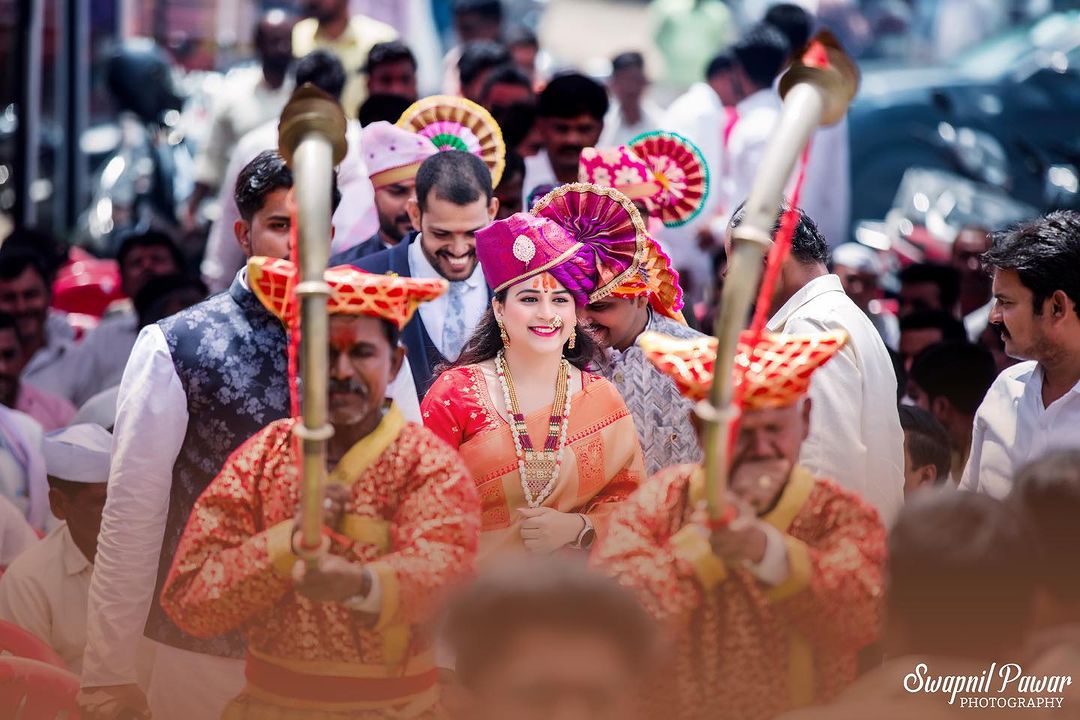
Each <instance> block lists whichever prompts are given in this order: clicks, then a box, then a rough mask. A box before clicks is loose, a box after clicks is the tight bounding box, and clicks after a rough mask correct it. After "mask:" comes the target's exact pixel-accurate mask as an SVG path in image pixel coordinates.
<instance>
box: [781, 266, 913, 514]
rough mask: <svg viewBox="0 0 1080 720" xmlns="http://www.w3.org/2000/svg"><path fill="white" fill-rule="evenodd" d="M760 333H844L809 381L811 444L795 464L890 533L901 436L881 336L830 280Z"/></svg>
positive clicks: (795, 300)
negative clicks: (835, 486) (847, 493)
mask: <svg viewBox="0 0 1080 720" xmlns="http://www.w3.org/2000/svg"><path fill="white" fill-rule="evenodd" d="M766 328H767V329H768V330H769V331H770V332H782V333H787V334H805V333H820V332H827V331H831V330H845V331H847V333H848V342H847V344H846V345H845V346H844V348H843V349H842V350H841V351H840V352H839V353H837V355H836V356H835V357H833V358H832V359H831V360H829V362H827V363H825V365H823V366H822V367H821V368H820V369H819V370H817V371H816V372H815V373H814V375H813V377H812V378H811V380H810V392H809V393H808V395H809V397H810V399H811V401H812V406H811V410H810V436H809V437H808V438H807V439H806V441H805V442H804V443H803V445H802V450H801V451H800V454H799V462H800V463H801V464H802V465H804V466H806V467H807V468H808V469H809V470H810V471H811V472H813V473H814V474H815V475H819V476H823V477H830V478H833V479H834V480H836V481H837V482H838V483H839V484H840V485H842V486H844V487H846V488H847V489H849V490H853V491H854V492H857V493H859V494H860V495H861V496H862V497H863V499H865V500H867V501H868V502H869V503H870V504H871V505H873V506H874V507H876V508H877V509H878V512H879V513H880V514H881V519H882V521H883V522H884V523H885V525H886V526H888V525H890V524H891V523H892V521H893V519H894V518H895V517H896V513H897V512H899V510H900V506H901V505H902V504H903V501H904V431H903V429H901V427H900V415H899V412H898V411H897V409H896V375H895V373H894V371H893V365H892V360H891V359H890V358H889V353H888V351H887V350H886V349H885V343H884V342H882V340H881V335H879V334H878V331H877V330H876V329H874V326H873V324H872V323H871V322H870V319H869V318H868V317H866V314H865V313H864V312H863V311H862V310H860V309H859V307H858V306H857V305H855V303H853V302H852V301H851V299H850V298H849V297H848V296H847V295H846V294H845V293H844V289H843V287H842V286H841V285H840V278H838V277H837V276H836V275H823V276H821V277H818V278H815V279H814V280H811V281H810V282H809V283H807V284H806V285H805V286H804V287H803V288H802V289H800V290H799V291H798V292H797V293H795V295H793V296H792V297H791V299H790V300H788V301H787V302H786V303H784V306H783V307H782V308H780V310H779V311H778V312H777V313H776V315H774V316H773V317H772V319H771V320H769V322H768V324H767V325H766Z"/></svg>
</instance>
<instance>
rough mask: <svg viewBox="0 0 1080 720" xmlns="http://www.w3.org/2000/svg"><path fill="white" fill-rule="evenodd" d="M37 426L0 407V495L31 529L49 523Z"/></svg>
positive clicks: (25, 417) (49, 524) (47, 488)
mask: <svg viewBox="0 0 1080 720" xmlns="http://www.w3.org/2000/svg"><path fill="white" fill-rule="evenodd" d="M43 434H44V433H43V432H42V429H41V425H39V424H38V422H37V421H36V420H34V419H33V418H32V417H30V416H29V415H27V414H26V413H21V412H19V411H18V410H12V409H11V408H9V407H7V406H5V405H0V495H2V496H3V497H5V498H7V499H8V500H10V501H11V504H12V505H14V506H15V507H16V508H17V509H18V510H19V512H21V513H22V514H23V516H24V517H25V518H26V520H27V522H28V523H30V526H31V527H35V528H39V529H44V528H46V527H49V528H51V527H54V525H53V524H51V523H50V522H49V518H51V517H52V515H51V514H50V513H49V498H48V496H49V487H48V484H47V480H46V477H45V457H44V456H43V455H42V454H41V440H42V436H43Z"/></svg>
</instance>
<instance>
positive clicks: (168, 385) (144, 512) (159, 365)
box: [83, 325, 420, 687]
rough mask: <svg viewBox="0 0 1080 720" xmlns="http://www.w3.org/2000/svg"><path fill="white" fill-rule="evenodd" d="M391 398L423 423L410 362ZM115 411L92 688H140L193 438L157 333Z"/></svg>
mask: <svg viewBox="0 0 1080 720" xmlns="http://www.w3.org/2000/svg"><path fill="white" fill-rule="evenodd" d="M387 396H388V397H392V398H394V400H395V402H397V403H399V405H400V407H401V411H402V414H403V415H404V416H405V419H406V420H410V421H412V422H417V423H419V422H420V406H419V401H418V400H417V399H416V398H417V395H416V389H415V385H414V384H413V379H412V372H411V371H410V370H409V368H408V364H407V362H406V365H405V366H404V367H402V369H401V372H400V373H398V378H397V380H395V381H394V382H393V383H391V385H390V386H389V387H388V388H387ZM410 400H411V402H410ZM116 405H117V407H116V424H115V426H114V428H113V450H112V466H111V469H110V473H109V495H108V499H107V500H106V502H105V512H104V513H103V515H102V519H101V534H100V535H99V537H98V553H97V558H96V563H95V570H94V577H93V582H92V583H91V587H90V601H89V607H88V611H87V613H88V614H87V617H88V618H89V622H88V630H87V645H86V657H85V661H84V665H83V685H84V686H87V687H99V686H103V685H122V684H127V683H133V682H135V681H136V678H137V675H136V649H137V646H138V644H139V639H140V638H141V637H142V634H143V627H144V625H145V623H146V617H147V613H148V612H149V610H150V602H151V599H152V596H153V593H154V584H155V582H156V580H157V565H158V557H159V555H160V552H161V543H162V538H163V537H164V535H165V520H166V513H167V512H168V508H169V492H170V489H171V488H172V472H173V465H174V464H175V462H176V458H177V456H178V455H179V453H180V447H181V445H183V442H184V436H185V435H186V434H187V426H188V411H187V395H186V394H185V393H184V388H183V385H182V384H181V382H180V377H179V376H178V375H177V374H176V368H175V366H174V365H173V360H172V355H171V354H170V352H169V347H168V344H167V343H166V341H165V335H164V333H163V332H162V331H161V328H160V327H158V326H157V325H149V326H147V327H145V328H143V330H142V332H140V333H139V338H138V339H137V340H136V341H135V347H134V349H132V351H131V358H130V360H129V361H128V365H127V368H126V369H125V370H124V377H123V380H122V381H121V382H120V392H119V396H118V398H117V403H116ZM147 428H153V432H152V433H148V432H147Z"/></svg>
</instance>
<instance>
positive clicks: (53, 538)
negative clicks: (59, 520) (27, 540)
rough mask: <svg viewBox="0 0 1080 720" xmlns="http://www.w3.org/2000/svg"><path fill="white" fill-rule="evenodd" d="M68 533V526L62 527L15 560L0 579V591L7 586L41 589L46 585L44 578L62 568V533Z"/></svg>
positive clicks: (34, 544) (24, 551)
mask: <svg viewBox="0 0 1080 720" xmlns="http://www.w3.org/2000/svg"><path fill="white" fill-rule="evenodd" d="M66 532H67V526H66V525H60V526H59V527H57V528H56V529H54V530H53V531H52V532H50V533H49V534H48V535H46V536H45V537H43V538H41V539H40V540H38V541H37V542H35V543H33V544H31V545H30V546H29V547H27V548H26V549H25V550H23V551H22V552H21V553H19V556H18V557H17V558H15V559H14V560H13V561H12V562H11V565H9V566H8V568H7V570H5V571H4V575H3V577H0V589H3V588H4V587H5V586H11V585H19V586H20V587H40V586H43V585H44V584H45V583H44V582H43V578H44V576H45V575H48V574H50V573H52V572H54V571H55V570H56V569H58V568H62V567H63V566H62V560H61V555H62V553H63V549H64V539H63V538H62V537H61V533H66Z"/></svg>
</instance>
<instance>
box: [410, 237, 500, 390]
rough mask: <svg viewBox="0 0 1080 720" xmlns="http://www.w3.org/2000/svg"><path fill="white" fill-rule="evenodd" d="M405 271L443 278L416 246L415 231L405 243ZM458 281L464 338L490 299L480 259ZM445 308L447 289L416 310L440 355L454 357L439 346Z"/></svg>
mask: <svg viewBox="0 0 1080 720" xmlns="http://www.w3.org/2000/svg"><path fill="white" fill-rule="evenodd" d="M409 273H410V274H411V275H412V276H413V277H414V278H417V279H421V280H431V279H444V278H443V276H442V275H440V274H439V273H438V272H437V271H436V270H435V268H434V267H433V266H432V264H431V263H430V262H428V259H427V256H426V255H424V250H423V248H421V247H420V236H419V235H417V236H416V238H415V239H414V240H413V241H412V243H411V244H410V245H409ZM461 282H463V283H465V288H466V289H465V294H464V295H463V296H462V301H463V302H464V303H465V334H466V337H467V338H468V337H470V336H472V334H473V331H474V330H476V326H477V325H479V324H480V319H481V318H482V317H483V316H484V313H485V312H487V309H488V308H489V307H491V299H490V298H489V297H488V288H487V282H485V281H484V270H483V268H481V267H480V263H477V264H476V269H475V270H473V273H472V275H470V276H469V277H468V278H466V279H465V280H462V281H461ZM449 311H450V293H443V294H442V295H441V296H440V297H437V298H435V299H434V300H432V301H431V302H426V303H423V304H421V305H420V310H419V312H420V319H421V320H422V321H423V323H424V329H425V330H427V334H428V336H429V337H431V341H432V342H433V343H435V347H436V348H438V350H439V352H440V353H442V356H443V357H445V358H446V359H448V360H454V359H456V356H455V357H454V358H451V357H450V356H449V355H447V352H446V349H445V348H444V347H443V325H444V324H445V323H444V320H445V319H446V314H447V313H448V312H449ZM404 372H405V369H404V368H403V369H402V373H404ZM399 377H400V375H399Z"/></svg>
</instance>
